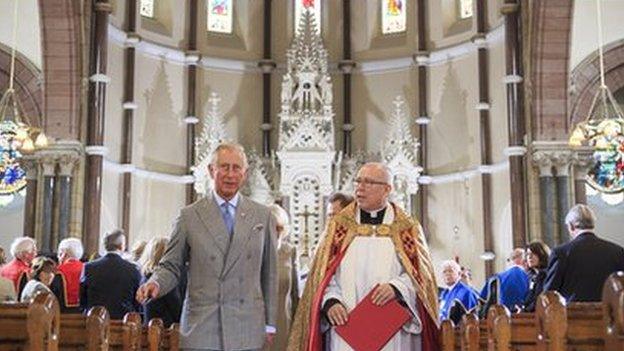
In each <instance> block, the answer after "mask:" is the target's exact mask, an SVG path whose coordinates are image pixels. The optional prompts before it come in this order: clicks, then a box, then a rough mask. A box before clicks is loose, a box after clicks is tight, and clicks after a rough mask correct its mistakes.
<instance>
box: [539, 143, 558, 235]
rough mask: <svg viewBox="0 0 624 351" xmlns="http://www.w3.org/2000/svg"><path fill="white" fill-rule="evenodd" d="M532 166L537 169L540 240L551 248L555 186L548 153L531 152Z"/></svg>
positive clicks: (554, 213) (554, 221) (553, 228)
mask: <svg viewBox="0 0 624 351" xmlns="http://www.w3.org/2000/svg"><path fill="white" fill-rule="evenodd" d="M533 164H534V165H535V166H536V167H537V168H538V169H539V175H540V176H539V188H540V207H541V212H540V214H541V226H542V230H541V239H542V241H544V243H546V245H548V246H550V247H553V245H554V244H555V233H556V224H557V214H556V212H557V211H556V201H555V199H556V186H555V178H554V176H553V162H552V158H551V155H550V152H548V151H541V150H540V151H535V152H533Z"/></svg>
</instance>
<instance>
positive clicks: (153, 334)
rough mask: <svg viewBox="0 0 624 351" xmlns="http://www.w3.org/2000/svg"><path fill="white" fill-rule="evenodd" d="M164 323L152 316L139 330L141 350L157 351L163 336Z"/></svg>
mask: <svg viewBox="0 0 624 351" xmlns="http://www.w3.org/2000/svg"><path fill="white" fill-rule="evenodd" d="M164 333H165V331H164V325H163V321H162V319H160V318H153V319H151V320H150V321H149V323H148V324H147V327H144V328H143V329H142V332H141V346H142V349H143V350H147V351H159V350H160V349H161V344H162V343H163V337H164Z"/></svg>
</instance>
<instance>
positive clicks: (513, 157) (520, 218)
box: [501, 0, 527, 247]
mask: <svg viewBox="0 0 624 351" xmlns="http://www.w3.org/2000/svg"><path fill="white" fill-rule="evenodd" d="M521 3H522V2H520V1H518V0H505V1H504V4H503V6H502V7H501V12H502V14H503V15H504V16H505V66H506V67H505V73H506V75H505V77H504V82H505V84H506V85H507V120H508V135H509V147H508V148H507V150H506V154H507V156H508V157H509V183H510V185H511V214H512V218H511V221H512V237H513V246H514V247H523V246H524V245H525V244H526V238H527V230H526V225H527V221H526V212H527V211H526V207H527V206H526V179H525V171H526V169H525V163H526V146H525V145H524V137H525V134H526V132H525V119H524V86H523V83H522V82H523V66H522V54H521V45H520V43H521V40H520V37H521V33H522V30H521V27H520V6H521V5H520V4H521Z"/></svg>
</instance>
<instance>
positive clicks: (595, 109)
mask: <svg viewBox="0 0 624 351" xmlns="http://www.w3.org/2000/svg"><path fill="white" fill-rule="evenodd" d="M596 5H597V11H598V16H597V17H598V54H599V60H600V87H599V88H598V91H597V92H596V95H594V98H593V101H592V104H591V107H590V109H589V113H588V115H587V118H586V119H585V120H584V121H583V122H580V123H579V124H577V125H576V127H575V128H574V130H573V131H572V134H571V136H570V139H569V144H570V146H573V147H574V146H581V145H588V146H591V147H592V148H593V161H594V164H593V166H592V168H591V169H590V171H589V172H588V174H587V178H586V179H587V183H588V184H589V185H590V186H591V187H593V188H594V189H596V190H597V191H598V192H601V193H603V194H619V193H622V192H624V114H622V110H621V109H620V107H619V105H618V104H617V102H616V100H615V98H614V97H613V93H611V90H610V89H609V87H607V85H606V84H605V69H604V55H603V48H602V46H603V44H602V43H603V41H602V15H601V9H600V0H597V1H596Z"/></svg>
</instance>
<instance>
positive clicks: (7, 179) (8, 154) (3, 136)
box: [0, 121, 26, 206]
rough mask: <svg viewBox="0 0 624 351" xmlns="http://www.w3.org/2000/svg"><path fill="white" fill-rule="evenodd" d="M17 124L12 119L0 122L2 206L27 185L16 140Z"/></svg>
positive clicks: (0, 188)
mask: <svg viewBox="0 0 624 351" xmlns="http://www.w3.org/2000/svg"><path fill="white" fill-rule="evenodd" d="M16 132H17V125H16V124H15V123H13V122H10V121H5V122H2V123H1V124H0V206H3V205H7V204H8V203H10V202H11V201H12V200H13V197H14V195H15V193H17V192H19V191H20V190H22V189H24V187H25V186H26V172H24V170H23V169H22V168H21V167H20V165H19V162H18V158H19V157H20V156H21V155H20V153H19V151H17V149H18V147H19V146H20V145H19V142H18V141H17V140H16V138H15V136H16Z"/></svg>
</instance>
